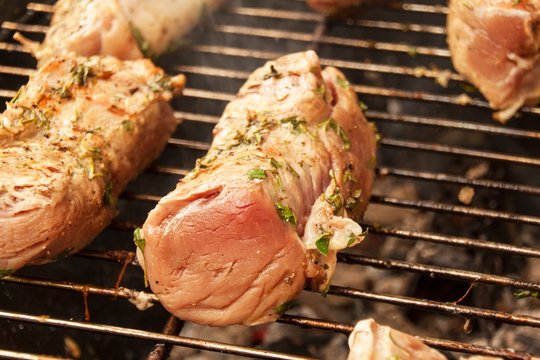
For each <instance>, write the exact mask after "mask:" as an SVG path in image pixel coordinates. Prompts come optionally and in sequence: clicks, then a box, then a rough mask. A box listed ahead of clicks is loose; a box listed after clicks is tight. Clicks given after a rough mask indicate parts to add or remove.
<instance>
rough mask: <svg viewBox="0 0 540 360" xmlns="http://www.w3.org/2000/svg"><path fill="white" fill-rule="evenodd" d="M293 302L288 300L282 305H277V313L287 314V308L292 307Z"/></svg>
mask: <svg viewBox="0 0 540 360" xmlns="http://www.w3.org/2000/svg"><path fill="white" fill-rule="evenodd" d="M292 304H293V303H292V301H287V302H284V303H283V304H281V305H278V306H276V313H278V314H279V315H283V314H285V312H287V310H289V309H290V308H291V306H292Z"/></svg>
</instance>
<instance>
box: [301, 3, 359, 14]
mask: <svg viewBox="0 0 540 360" xmlns="http://www.w3.org/2000/svg"><path fill="white" fill-rule="evenodd" d="M364 2H365V0H307V3H308V5H309V6H311V8H312V9H313V10H315V11H318V12H320V13H321V14H323V15H326V16H334V15H337V14H339V13H341V12H342V11H344V10H347V9H351V8H354V7H359V6H360V5H362V4H363V3H364Z"/></svg>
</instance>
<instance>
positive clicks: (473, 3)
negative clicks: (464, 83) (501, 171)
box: [447, 0, 540, 122]
mask: <svg viewBox="0 0 540 360" xmlns="http://www.w3.org/2000/svg"><path fill="white" fill-rule="evenodd" d="M539 25H540V1H539V0H523V1H517V2H516V1H510V0H468V1H463V0H451V1H450V4H449V14H448V23H447V28H448V29H447V30H448V43H449V46H450V51H451V54H452V62H453V64H454V67H455V68H456V70H457V71H459V72H460V73H461V74H462V75H463V76H464V77H465V78H466V79H467V80H468V81H470V82H471V83H472V84H473V85H475V86H476V87H477V88H478V89H479V90H480V91H481V92H482V94H483V95H484V96H485V97H486V99H487V100H488V101H489V104H490V106H491V107H492V108H493V109H495V110H499V111H498V112H497V113H495V114H494V118H495V119H497V120H498V121H501V122H506V121H507V120H508V119H510V118H511V117H512V116H513V115H514V114H515V113H516V112H517V111H518V110H519V108H521V107H522V106H523V105H535V104H536V103H537V102H538V101H539V100H540V80H539V79H540V48H539V46H540V26H539Z"/></svg>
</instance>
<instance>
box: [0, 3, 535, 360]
mask: <svg viewBox="0 0 540 360" xmlns="http://www.w3.org/2000/svg"><path fill="white" fill-rule="evenodd" d="M0 4H1V5H2V8H3V9H6V11H5V12H4V14H2V16H5V17H6V18H5V21H3V22H2V25H1V29H2V30H1V36H2V37H1V38H0V39H1V42H0V52H1V57H0V97H2V98H4V99H5V100H8V99H9V98H11V97H12V96H14V95H15V93H16V90H17V89H18V87H19V86H21V85H23V84H24V83H26V81H27V77H28V75H29V74H31V73H32V72H33V71H34V68H35V61H34V60H33V58H32V57H31V55H30V54H29V52H28V50H26V49H24V48H23V47H22V46H20V45H19V44H17V43H15V42H14V41H13V40H12V36H13V34H14V32H15V31H19V32H21V33H23V35H25V36H27V37H29V38H31V39H36V40H41V39H43V36H44V32H45V31H46V29H47V25H48V23H49V21H50V15H51V11H52V6H51V2H26V1H24V2H23V1H17V2H9V1H3V2H2V1H0ZM446 12H447V8H446V6H445V2H444V1H440V0H431V1H429V0H405V1H403V2H401V3H398V4H390V5H388V6H387V7H384V8H375V9H370V10H366V11H364V12H362V13H360V14H359V15H358V16H356V17H354V18H353V19H349V20H344V21H338V20H328V21H326V20H325V19H324V18H323V17H322V16H320V15H318V14H316V13H313V12H312V11H310V10H309V9H308V7H307V5H306V4H305V3H304V2H303V1H299V0H294V1H293V0H231V1H230V2H229V6H228V7H226V8H224V9H222V10H221V11H219V12H218V13H216V14H214V15H213V16H212V17H211V18H210V19H208V20H209V21H207V22H206V24H205V25H201V26H200V27H198V28H197V29H195V30H194V31H193V32H192V33H191V34H190V35H189V37H188V38H187V39H186V41H185V43H183V44H180V46H179V49H178V50H177V51H175V52H173V53H170V54H168V55H165V56H163V57H162V58H161V59H159V61H158V64H159V65H161V66H163V67H164V68H165V69H166V71H167V72H168V73H177V72H183V73H185V74H186V75H187V76H188V88H187V89H186V90H185V92H184V96H183V97H182V98H180V99H176V100H174V101H173V106H174V108H175V111H176V115H177V117H178V118H180V119H182V123H181V124H180V125H179V126H178V128H177V130H176V132H175V133H174V135H173V137H172V138H171V139H170V141H169V144H168V146H167V148H166V150H165V151H164V153H163V155H162V156H161V157H160V159H158V160H157V161H156V162H155V163H154V165H153V166H152V167H151V168H149V169H148V170H147V171H146V172H145V173H144V174H142V175H141V176H140V177H139V178H138V179H137V180H136V181H134V182H133V183H132V184H130V185H129V187H128V189H127V190H126V191H125V192H124V193H123V194H122V195H121V199H120V201H119V215H118V217H117V218H116V220H115V221H114V222H113V224H112V225H110V226H109V227H108V228H107V229H106V230H105V231H104V232H103V233H102V234H101V235H100V236H99V237H98V238H97V239H96V241H95V242H93V243H92V244H91V245H90V246H89V247H88V248H87V249H85V250H83V251H81V252H80V253H79V254H76V255H74V256H72V257H71V258H68V259H64V260H61V261H58V262H56V263H53V264H49V265H45V266H40V267H28V268H24V269H22V270H20V271H18V272H17V273H15V274H13V275H11V276H7V277H4V278H2V279H1V280H0V284H1V285H0V288H1V293H2V296H0V348H1V349H0V357H6V358H17V359H38V358H39V359H49V358H63V357H70V358H77V357H82V358H110V359H117V358H143V357H147V358H148V359H165V358H167V357H168V356H169V353H170V351H171V348H172V346H178V348H175V350H178V351H177V355H176V357H178V358H181V356H183V355H178V354H184V353H183V352H182V351H183V350H185V349H186V348H190V349H198V350H202V351H203V352H202V355H201V357H199V358H207V357H208V358H211V357H212V356H215V354H218V353H225V354H232V355H231V356H233V357H236V356H239V357H240V356H245V357H253V358H265V359H299V358H302V359H304V358H314V357H319V358H321V357H325V355H324V354H325V353H324V352H317V351H318V350H317V349H319V348H320V346H318V345H320V344H315V345H314V344H308V343H305V342H303V341H304V340H305V341H310V340H309V339H311V341H315V342H325V343H326V342H332V341H329V340H330V339H337V340H336V341H337V342H338V343H340V344H342V345H343V346H344V344H345V341H346V336H347V335H348V334H349V333H350V331H351V330H352V326H353V324H354V322H355V321H356V320H359V319H361V318H364V317H369V316H374V317H376V318H377V317H378V318H379V320H382V321H383V322H384V323H385V324H388V325H391V326H394V327H396V328H398V329H403V330H408V331H411V332H412V333H413V335H417V336H418V337H419V338H420V339H421V340H422V341H424V342H425V343H426V344H428V345H430V346H433V347H436V348H438V349H440V350H443V351H444V352H445V353H446V354H447V355H449V356H450V357H451V358H452V357H453V358H457V357H458V356H460V355H466V354H467V353H469V354H483V355H492V356H501V357H504V358H509V359H529V358H531V356H533V355H534V353H536V355H537V356H538V355H540V348H539V345H538V343H539V342H540V340H539V339H540V330H539V329H538V328H540V300H538V299H535V298H534V297H535V296H536V297H539V296H538V294H539V291H540V273H539V272H538V271H537V270H535V265H536V264H538V259H539V258H540V240H539V237H538V236H537V235H538V234H539V230H540V228H539V225H540V216H539V215H538V214H540V212H539V211H540V202H539V198H538V196H539V195H540V182H539V180H538V179H539V176H538V174H539V167H540V158H537V157H536V155H535V154H536V153H537V151H536V150H537V149H538V145H539V142H538V140H539V139H540V127H539V125H538V124H539V122H540V119H539V118H540V108H538V107H529V108H525V109H523V110H522V112H521V114H520V118H519V119H514V120H512V121H511V122H510V124H508V125H505V126H502V125H499V124H497V123H495V122H494V121H493V120H492V119H491V111H490V110H489V107H488V105H487V103H486V102H485V101H484V100H483V99H482V98H481V96H480V95H479V94H478V93H477V92H476V91H475V89H473V88H471V87H470V86H468V85H467V84H466V83H465V82H464V81H463V79H462V77H461V76H460V75H458V74H456V73H455V72H454V71H453V70H452V66H451V63H450V59H449V51H448V49H447V46H446V38H445V28H444V23H445V17H446ZM308 48H309V49H315V50H317V52H318V53H319V55H320V57H321V60H322V64H323V65H325V66H328V65H333V66H337V67H339V68H340V69H342V70H343V71H344V73H345V74H346V75H347V77H348V78H349V80H350V81H351V83H352V84H353V86H354V88H355V90H356V91H357V93H358V95H359V97H360V99H361V100H362V105H365V106H366V107H367V110H366V112H365V113H366V115H367V117H368V118H369V119H370V120H371V121H374V122H375V123H376V125H377V127H378V128H379V131H380V134H381V141H380V147H379V152H378V167H377V174H378V178H377V185H376V187H375V191H374V195H373V197H372V199H371V203H370V207H369V209H368V213H367V214H366V217H365V219H364V223H363V225H365V226H367V227H368V228H369V232H370V233H369V235H368V237H367V239H366V240H365V242H364V243H363V244H362V245H360V246H358V247H357V249H350V250H349V251H345V252H343V253H341V254H340V255H339V265H338V270H337V273H336V278H335V279H334V281H333V283H332V286H331V287H330V289H329V292H328V294H327V295H326V297H321V295H320V294H317V293H313V292H310V291H307V290H306V291H305V292H304V293H303V294H302V295H301V297H300V299H299V300H298V305H297V307H296V308H295V307H293V308H292V309H291V310H290V311H288V312H287V313H286V314H285V315H284V316H283V317H282V318H281V319H280V320H279V321H278V324H273V325H271V326H259V327H256V328H254V329H249V331H250V332H249V333H248V332H247V331H248V330H246V329H244V330H243V331H244V332H242V334H243V335H242V337H241V338H240V340H237V341H233V340H230V339H228V338H227V339H226V340H224V341H223V340H216V339H220V338H216V337H215V336H214V335H215V334H216V333H222V332H227V331H228V330H227V328H225V329H212V328H206V329H203V331H201V332H194V330H193V329H194V327H193V326H192V324H186V323H184V322H183V321H181V320H179V319H176V318H174V317H171V316H170V315H169V314H168V313H167V312H166V311H165V310H164V309H163V308H162V307H161V306H160V305H159V304H158V302H157V298H156V297H155V296H154V295H153V294H150V293H148V292H149V290H148V289H145V288H144V285H143V274H142V271H141V269H140V268H139V267H138V266H137V265H138V264H137V263H136V260H135V256H134V253H133V251H134V245H133V243H132V240H131V239H132V231H133V230H134V229H135V228H136V227H137V226H140V225H141V224H142V222H143V221H144V219H145V216H146V214H147V212H148V211H149V210H150V209H151V208H152V207H153V206H154V205H155V203H156V202H157V201H158V200H159V198H160V197H161V196H163V195H165V194H166V193H167V192H169V191H170V190H171V189H172V188H173V187H174V185H175V184H176V182H177V181H178V179H179V178H180V177H182V176H183V175H185V174H186V173H187V172H189V171H190V169H191V168H192V167H193V165H194V162H195V159H196V158H197V157H200V156H202V155H204V153H205V152H206V150H207V149H208V147H209V144H210V141H211V129H212V127H213V126H214V124H215V123H216V122H217V120H218V118H219V115H220V114H221V112H222V111H223V108H224V106H225V105H226V103H227V101H229V100H231V99H232V98H233V96H234V94H235V93H236V91H237V89H238V88H239V87H240V86H241V84H242V83H243V81H244V80H245V79H246V78H247V76H248V75H249V73H250V72H251V71H252V70H253V69H255V68H256V67H258V66H260V65H262V64H263V63H264V62H265V61H266V60H269V59H272V58H275V57H278V56H280V55H282V54H285V53H289V52H293V51H302V50H305V49H308ZM366 274H367V275H366ZM374 279H375V280H374ZM381 284H383V285H381ZM385 286H386V287H385ZM515 294H518V295H515ZM130 302H133V303H137V304H138V305H139V306H142V307H144V306H145V305H148V304H150V303H154V304H155V306H153V307H151V308H150V309H148V310H146V311H140V310H138V309H137V308H136V307H135V306H134V305H133V304H131V303H130ZM306 304H307V305H306ZM306 306H307V308H308V309H310V311H303V310H302V309H304V310H305V309H306ZM381 307H382V309H383V310H382V311H381V310H380V309H381ZM334 308H341V310H340V311H341V312H340V311H335V312H334V311H333V310H332V309H334ZM376 309H379V312H377V311H376ZM381 313H386V314H387V317H386V318H384V317H383V318H382V319H381V316H382V315H381ZM535 314H536V315H535ZM407 324H409V328H408V327H407ZM276 326H277V327H279V328H278V329H279V330H277V331H278V332H281V331H282V332H284V333H287V332H288V331H290V332H294V333H296V334H297V338H298V339H296V340H295V339H293V340H291V341H292V343H293V344H292V345H289V346H285V345H283V343H281V345H276V346H271V345H268V344H269V342H268V341H266V340H265V336H267V335H268V333H269V332H271V331H272V330H271V329H272V327H276ZM186 329H187V330H186ZM411 329H413V330H411ZM274 331H276V330H274ZM205 334H211V335H208V336H206V335H205ZM212 334H214V335H212ZM246 334H249V339H246V337H247V336H248V335H246ZM314 334H315V335H314ZM514 335H515V336H514ZM518 335H519V336H518ZM509 338H510V339H514V340H515V342H511V341H510V340H508V339H509ZM313 339H315V340H313ZM325 339H326V340H325ZM497 339H498V340H497ZM314 348H316V350H313V349H314ZM319 350H320V349H319ZM174 353H175V352H174V350H173V355H174Z"/></svg>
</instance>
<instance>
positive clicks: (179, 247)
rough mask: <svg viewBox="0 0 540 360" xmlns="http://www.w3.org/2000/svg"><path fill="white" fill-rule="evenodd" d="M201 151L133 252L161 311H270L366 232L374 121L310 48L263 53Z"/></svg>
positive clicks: (322, 273) (194, 314)
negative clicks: (268, 57)
mask: <svg viewBox="0 0 540 360" xmlns="http://www.w3.org/2000/svg"><path fill="white" fill-rule="evenodd" d="M214 135H215V137H214V141H213V143H212V146H211V149H210V150H209V152H208V154H207V155H206V156H205V157H204V158H202V159H199V161H198V162H197V166H196V168H195V169H194V171H193V172H191V173H190V174H189V175H187V176H186V177H185V178H184V179H183V180H182V181H181V182H180V183H179V184H178V185H177V188H176V189H175V190H174V191H173V192H171V193H170V194H168V195H167V196H165V197H164V198H163V199H162V200H161V201H160V202H159V204H158V205H157V207H156V208H155V209H154V210H152V211H151V213H150V214H149V216H148V219H147V220H146V223H145V224H144V227H143V232H144V238H145V243H144V249H143V254H144V255H143V254H141V251H140V249H138V256H139V260H140V262H141V264H143V266H144V267H145V270H146V275H147V278H148V282H149V284H150V286H151V288H152V290H153V291H154V293H155V294H156V295H157V296H158V298H159V300H160V302H161V303H162V304H163V306H164V307H165V308H167V310H169V311H170V312H171V313H173V314H174V315H176V316H178V317H179V318H181V319H184V320H189V321H193V322H197V323H201V324H210V325H215V326H217V325H230V324H246V325H254V324H259V323H265V322H269V321H274V320H275V319H277V318H278V317H279V315H280V313H282V311H284V309H285V304H286V303H287V302H288V301H290V300H291V299H293V298H294V297H295V296H296V295H297V294H298V293H299V292H300V291H301V290H302V289H303V287H304V284H305V283H306V282H307V283H309V285H310V286H311V288H313V289H317V290H319V291H325V290H326V289H327V287H328V284H329V281H330V277H331V276H332V273H333V271H334V269H335V265H336V252H337V251H338V250H341V249H344V248H346V247H350V246H353V245H355V244H357V243H359V242H360V241H362V240H363V238H364V236H365V235H364V233H363V231H362V228H361V227H360V226H359V225H358V224H357V223H356V222H354V221H353V220H351V218H358V217H360V216H361V215H362V214H363V212H364V210H365V208H366V206H367V204H368V199H369V196H370V193H371V185H372V181H373V176H374V167H375V150H376V149H375V148H376V141H375V131H374V127H373V126H372V125H371V124H369V123H368V122H367V121H366V119H365V118H364V116H363V114H362V111H361V109H360V107H359V103H358V99H357V97H356V94H355V92H354V90H353V88H352V86H351V85H350V84H349V83H348V82H347V80H346V79H345V78H344V76H343V74H342V73H341V72H339V71H338V70H337V69H335V68H331V67H329V68H326V69H325V70H324V71H321V68H320V64H319V59H318V57H317V55H316V54H315V53H314V52H313V51H308V52H305V53H297V54H292V55H288V56H284V57H282V58H279V59H277V60H276V61H271V62H268V63H267V64H266V65H265V66H263V67H261V68H259V69H257V70H256V71H255V72H254V73H253V74H252V75H251V76H250V77H249V79H248V80H247V82H246V83H245V84H244V86H243V87H242V88H241V89H240V91H239V93H238V95H237V97H236V98H235V99H234V100H233V101H232V102H231V103H229V104H228V106H227V107H226V109H225V111H224V114H223V116H222V117H221V120H220V121H219V123H218V125H217V126H216V128H215V129H214Z"/></svg>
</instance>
